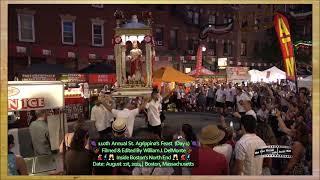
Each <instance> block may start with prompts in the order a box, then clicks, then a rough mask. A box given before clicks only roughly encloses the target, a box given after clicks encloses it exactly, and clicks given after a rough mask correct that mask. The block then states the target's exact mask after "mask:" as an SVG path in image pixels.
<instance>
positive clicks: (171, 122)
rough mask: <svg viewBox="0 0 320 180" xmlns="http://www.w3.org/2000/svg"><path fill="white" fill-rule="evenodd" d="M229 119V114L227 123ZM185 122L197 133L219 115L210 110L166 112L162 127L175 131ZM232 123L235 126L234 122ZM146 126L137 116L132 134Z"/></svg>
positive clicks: (214, 121) (213, 121) (216, 122)
mask: <svg viewBox="0 0 320 180" xmlns="http://www.w3.org/2000/svg"><path fill="white" fill-rule="evenodd" d="M231 119H232V118H231V117H230V116H227V117H226V122H227V123H229V122H230V120H231ZM233 122H236V121H233ZM185 123H187V124H190V125H191V126H192V127H193V129H194V132H195V133H199V132H200V130H201V128H203V127H204V126H206V125H208V124H219V117H218V114H214V113H210V112H208V113H207V112H167V113H166V120H165V121H164V126H163V128H170V129H171V130H173V131H175V132H179V131H180V130H181V127H182V125H183V124H185ZM234 125H235V126H236V123H234ZM146 128H147V125H146V123H145V120H144V119H143V118H142V117H141V116H139V117H137V119H136V121H135V124H134V131H133V133H134V135H138V134H139V133H140V132H141V131H143V130H144V129H146Z"/></svg>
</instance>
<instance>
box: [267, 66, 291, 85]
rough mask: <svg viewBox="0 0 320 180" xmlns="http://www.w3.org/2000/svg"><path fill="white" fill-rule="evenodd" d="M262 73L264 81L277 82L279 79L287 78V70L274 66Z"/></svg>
mask: <svg viewBox="0 0 320 180" xmlns="http://www.w3.org/2000/svg"><path fill="white" fill-rule="evenodd" d="M261 73H262V77H263V78H262V79H263V81H264V82H276V81H277V80H281V79H286V72H284V71H282V70H281V69H279V68H277V67H275V66H273V67H271V68H269V69H267V70H264V71H262V72H261Z"/></svg>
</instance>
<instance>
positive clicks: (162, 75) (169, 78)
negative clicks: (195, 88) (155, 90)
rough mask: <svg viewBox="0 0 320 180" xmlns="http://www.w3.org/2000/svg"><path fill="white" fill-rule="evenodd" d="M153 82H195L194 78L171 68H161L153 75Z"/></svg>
mask: <svg viewBox="0 0 320 180" xmlns="http://www.w3.org/2000/svg"><path fill="white" fill-rule="evenodd" d="M153 79H154V80H155V81H162V82H177V83H187V82H192V81H195V78H193V77H191V76H189V75H187V74H184V73H182V72H180V71H178V70H176V69H174V68H173V67H170V66H167V67H162V68H160V69H158V70H157V71H155V72H154V73H153Z"/></svg>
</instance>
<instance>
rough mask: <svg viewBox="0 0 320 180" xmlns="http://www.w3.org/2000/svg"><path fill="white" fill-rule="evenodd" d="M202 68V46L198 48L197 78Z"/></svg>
mask: <svg viewBox="0 0 320 180" xmlns="http://www.w3.org/2000/svg"><path fill="white" fill-rule="evenodd" d="M201 67H202V46H201V45H200V46H199V47H198V52H197V64H196V77H198V76H199V74H200V72H201Z"/></svg>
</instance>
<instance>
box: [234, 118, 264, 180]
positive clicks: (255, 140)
mask: <svg viewBox="0 0 320 180" xmlns="http://www.w3.org/2000/svg"><path fill="white" fill-rule="evenodd" d="M256 123H257V122H256V120H255V119H254V117H253V116H251V115H245V116H243V117H242V118H241V128H242V131H243V132H244V135H243V136H242V137H241V138H240V140H239V141H238V142H237V143H236V146H235V159H236V162H235V174H237V175H256V176H259V175H262V167H263V158H261V157H255V156H254V152H255V151H256V150H257V149H260V148H263V147H265V146H266V144H265V142H264V141H263V140H262V139H261V138H260V137H258V136H257V135H256V134H255V130H256V126H257V124H256Z"/></svg>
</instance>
